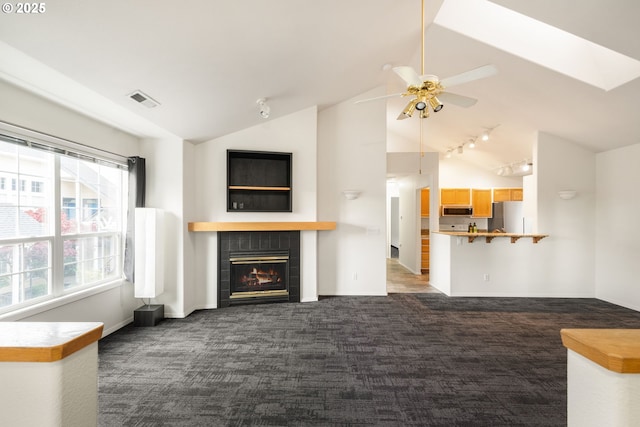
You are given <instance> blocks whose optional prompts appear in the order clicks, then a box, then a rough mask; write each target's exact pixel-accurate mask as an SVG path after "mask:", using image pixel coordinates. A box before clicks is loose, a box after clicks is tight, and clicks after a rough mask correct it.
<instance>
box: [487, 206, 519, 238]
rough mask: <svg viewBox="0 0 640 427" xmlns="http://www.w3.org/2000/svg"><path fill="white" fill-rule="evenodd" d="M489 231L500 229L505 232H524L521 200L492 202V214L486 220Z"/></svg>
mask: <svg viewBox="0 0 640 427" xmlns="http://www.w3.org/2000/svg"><path fill="white" fill-rule="evenodd" d="M487 225H488V227H487V228H488V229H489V231H490V232H491V231H494V230H496V229H502V230H504V231H505V232H506V233H522V234H524V233H525V219H524V215H523V213H522V202H498V203H493V206H492V215H491V218H489V220H488V224H487Z"/></svg>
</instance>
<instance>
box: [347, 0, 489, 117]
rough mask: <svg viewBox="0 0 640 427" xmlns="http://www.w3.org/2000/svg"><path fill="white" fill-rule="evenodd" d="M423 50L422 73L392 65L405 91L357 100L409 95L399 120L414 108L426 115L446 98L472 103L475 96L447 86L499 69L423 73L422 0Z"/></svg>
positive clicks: (450, 100) (487, 67) (469, 105)
mask: <svg viewBox="0 0 640 427" xmlns="http://www.w3.org/2000/svg"><path fill="white" fill-rule="evenodd" d="M421 12H422V20H421V24H422V25H421V26H422V44H421V46H422V51H421V63H422V64H421V67H422V68H421V73H420V74H418V73H417V72H416V71H415V70H414V69H413V68H411V67H408V66H402V67H394V68H393V71H394V72H395V73H396V74H397V75H398V76H400V78H401V79H402V80H404V81H405V83H407V89H406V91H405V92H400V93H395V94H392V95H385V96H379V97H376V98H369V99H364V100H360V101H356V103H361V102H368V101H373V100H377V99H383V98H392V97H396V96H408V97H411V100H410V101H409V103H408V104H407V106H406V107H405V108H404V109H403V110H402V112H401V113H400V115H399V116H398V120H404V119H406V118H408V117H412V115H413V113H414V112H415V111H419V112H420V118H421V119H425V118H427V117H429V107H431V109H432V110H433V111H434V112H436V113H437V112H438V111H440V110H442V108H443V107H444V104H443V103H442V101H444V102H448V103H451V104H454V105H458V106H460V107H465V108H466V107H471V106H472V105H474V104H475V103H476V102H477V101H478V100H477V99H474V98H470V97H468V96H463V95H458V94H455V93H451V92H448V91H446V89H447V88H449V87H452V86H455V85H459V84H462V83H467V82H470V81H473V80H478V79H483V78H485V77H489V76H492V75H494V74H496V73H497V72H498V69H497V68H496V67H495V66H493V65H485V66H482V67H479V68H475V69H473V70H470V71H466V72H464V73H461V74H457V75H455V76H451V77H447V78H445V79H442V80H440V79H439V78H438V76H434V75H431V74H425V73H424V30H425V26H424V0H422V11H421Z"/></svg>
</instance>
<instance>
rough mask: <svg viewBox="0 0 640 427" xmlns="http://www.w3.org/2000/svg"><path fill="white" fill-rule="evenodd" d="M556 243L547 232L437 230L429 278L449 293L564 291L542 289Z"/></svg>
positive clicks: (542, 293)
mask: <svg viewBox="0 0 640 427" xmlns="http://www.w3.org/2000/svg"><path fill="white" fill-rule="evenodd" d="M543 239H544V240H543ZM546 242H549V243H550V244H546ZM553 242H554V240H552V239H551V237H549V236H548V235H547V234H536V233H532V234H516V233H489V232H478V233H468V232H460V231H435V232H432V233H431V237H430V248H429V254H430V261H429V282H430V284H431V286H433V287H435V288H436V289H438V290H439V291H441V292H443V293H444V294H446V295H448V296H473V297H479V296H487V297H540V296H549V297H551V296H564V295H563V294H562V292H564V291H563V290H558V294H557V295H554V294H553V293H554V292H556V290H555V289H554V288H550V287H547V288H546V289H547V290H545V291H542V289H543V288H544V287H545V283H547V282H548V279H547V276H546V273H547V272H548V261H547V258H548V257H549V256H550V255H551V254H552V251H551V249H552V247H553ZM548 289H551V291H550V292H549V291H548Z"/></svg>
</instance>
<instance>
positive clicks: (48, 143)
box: [0, 122, 128, 316]
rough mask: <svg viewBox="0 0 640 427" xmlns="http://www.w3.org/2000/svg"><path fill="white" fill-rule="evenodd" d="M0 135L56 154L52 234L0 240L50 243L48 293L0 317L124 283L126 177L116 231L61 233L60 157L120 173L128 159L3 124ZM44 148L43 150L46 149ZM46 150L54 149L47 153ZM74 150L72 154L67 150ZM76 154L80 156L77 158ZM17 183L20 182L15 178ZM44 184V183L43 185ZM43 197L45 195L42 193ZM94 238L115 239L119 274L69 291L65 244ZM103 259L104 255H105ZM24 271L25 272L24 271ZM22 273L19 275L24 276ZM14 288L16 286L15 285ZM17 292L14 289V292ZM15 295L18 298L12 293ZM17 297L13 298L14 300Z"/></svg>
mask: <svg viewBox="0 0 640 427" xmlns="http://www.w3.org/2000/svg"><path fill="white" fill-rule="evenodd" d="M0 134H3V135H7V136H9V137H14V138H17V139H20V140H23V141H28V143H27V145H28V146H29V147H30V148H31V149H34V148H33V147H31V144H32V143H33V144H34V145H38V148H42V149H44V150H45V151H52V152H53V155H54V160H53V161H54V165H53V177H52V187H53V188H52V189H51V190H50V191H52V192H53V194H52V195H51V197H53V206H52V210H53V215H52V216H53V218H50V219H49V221H53V223H51V222H50V228H49V233H48V234H45V235H42V236H36V237H16V238H9V239H0V245H12V244H24V243H32V242H41V241H42V242H48V243H49V248H50V250H49V264H48V265H49V269H48V270H49V279H48V284H49V290H48V293H47V295H43V296H40V297H37V298H32V299H29V300H26V301H22V302H18V303H12V304H10V305H8V306H5V307H0V316H5V315H6V314H9V313H12V312H17V311H20V310H24V309H27V308H29V307H31V306H36V305H39V304H42V303H45V302H47V303H48V302H49V301H53V300H56V299H60V300H68V299H69V297H71V296H73V295H74V294H86V292H87V291H89V290H91V289H92V288H100V287H104V286H107V287H111V286H113V284H114V283H121V282H122V281H123V280H124V276H123V264H124V263H123V259H124V252H125V251H124V242H125V240H126V239H125V234H126V230H127V224H126V222H127V215H126V211H127V188H128V183H127V176H126V174H123V177H122V179H121V180H120V190H119V195H120V210H121V212H120V224H119V229H117V230H108V231H93V232H81V230H80V228H79V227H78V229H76V232H75V233H68V234H62V230H61V214H62V211H63V209H64V207H63V206H62V197H61V179H60V176H61V167H60V158H61V156H63V155H65V154H71V157H77V158H79V160H85V161H86V160H89V159H93V160H94V161H98V162H102V163H109V164H113V165H117V167H118V168H119V169H121V170H123V169H126V165H127V163H126V158H125V157H123V156H119V155H116V154H113V153H108V152H102V151H100V150H97V149H93V148H92V147H87V146H83V145H81V144H77V143H73V142H71V141H67V140H61V139H58V138H55V137H51V136H49V135H44V134H39V133H37V132H33V131H30V130H27V129H22V128H18V127H16V126H13V125H10V124H7V123H4V122H0ZM43 147H44V148H43ZM47 147H51V149H50V150H47ZM69 148H71V149H72V150H73V151H68V150H69ZM74 154H77V155H74ZM13 182H15V183H16V184H18V183H17V179H14V181H13ZM42 185H44V183H43V184H42ZM40 194H44V193H40ZM95 237H107V238H112V239H113V241H114V245H115V247H116V248H117V249H116V251H115V262H116V264H117V271H116V274H115V275H114V276H113V277H107V278H103V279H101V280H97V281H94V282H91V283H82V284H80V285H78V286H72V287H70V288H68V289H65V288H64V267H65V265H64V242H65V241H67V240H74V239H78V240H80V239H88V238H95ZM103 258H106V257H104V254H103ZM77 262H78V265H82V262H83V259H81V258H78V259H77ZM23 272H24V271H23ZM23 272H20V274H21V273H23ZM14 286H15V285H14ZM16 290H17V289H14V292H15V291H16ZM12 295H15V294H14V293H12ZM15 300H16V297H15V296H14V301H15Z"/></svg>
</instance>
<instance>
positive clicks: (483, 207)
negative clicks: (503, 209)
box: [471, 188, 491, 218]
mask: <svg viewBox="0 0 640 427" xmlns="http://www.w3.org/2000/svg"><path fill="white" fill-rule="evenodd" d="M471 206H472V207H473V215H472V216H473V217H474V218H489V217H491V190H490V189H486V190H483V189H476V188H474V189H473V190H471Z"/></svg>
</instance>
